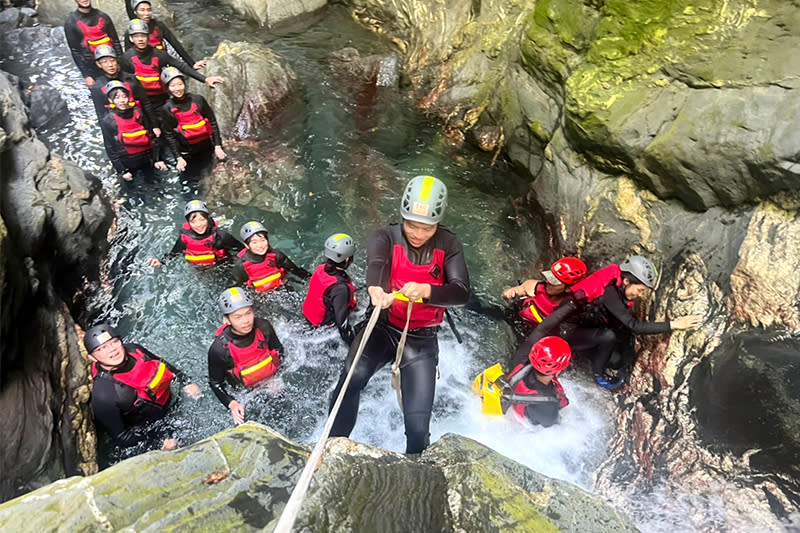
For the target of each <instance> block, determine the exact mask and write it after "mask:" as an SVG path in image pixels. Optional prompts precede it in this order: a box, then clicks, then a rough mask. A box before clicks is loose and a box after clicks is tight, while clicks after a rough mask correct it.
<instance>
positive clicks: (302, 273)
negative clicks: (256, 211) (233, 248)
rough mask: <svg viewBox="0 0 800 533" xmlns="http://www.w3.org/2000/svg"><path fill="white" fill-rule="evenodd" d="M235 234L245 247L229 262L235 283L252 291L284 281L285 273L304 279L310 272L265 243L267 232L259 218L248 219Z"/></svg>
mask: <svg viewBox="0 0 800 533" xmlns="http://www.w3.org/2000/svg"><path fill="white" fill-rule="evenodd" d="M239 236H240V237H241V238H242V242H244V247H245V249H244V250H242V251H241V252H239V255H238V256H237V259H236V262H235V263H234V264H233V277H234V279H236V282H237V283H241V284H245V283H246V284H247V286H248V287H252V288H253V289H254V290H255V291H256V292H265V291H269V290H272V289H277V288H278V287H280V286H281V285H283V284H284V283H285V282H286V279H287V274H294V275H295V276H297V277H298V278H300V279H303V280H307V279H309V278H310V277H311V273H310V272H309V271H307V270H306V269H304V268H301V267H299V266H297V265H295V264H294V263H293V262H292V260H291V259H289V258H288V257H287V256H286V254H285V253H283V252H282V251H280V250H278V249H277V248H273V247H272V246H271V245H270V243H269V233H267V228H265V227H264V226H263V225H262V224H261V223H260V222H256V221H254V220H251V221H250V222H248V223H246V224H245V225H243V226H242V229H241V230H240V231H239Z"/></svg>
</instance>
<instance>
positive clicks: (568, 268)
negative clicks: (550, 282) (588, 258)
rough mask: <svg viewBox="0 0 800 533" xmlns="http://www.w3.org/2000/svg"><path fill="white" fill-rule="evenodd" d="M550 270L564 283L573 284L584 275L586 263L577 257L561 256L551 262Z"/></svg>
mask: <svg viewBox="0 0 800 533" xmlns="http://www.w3.org/2000/svg"><path fill="white" fill-rule="evenodd" d="M550 272H552V273H553V275H554V276H555V277H556V279H558V281H560V282H561V283H563V284H564V285H573V284H575V283H577V282H578V281H580V280H581V279H582V278H583V277H584V276H585V275H586V263H584V262H583V261H581V260H580V259H578V258H577V257H562V258H561V259H559V260H558V261H556V262H555V263H553V266H551V267H550Z"/></svg>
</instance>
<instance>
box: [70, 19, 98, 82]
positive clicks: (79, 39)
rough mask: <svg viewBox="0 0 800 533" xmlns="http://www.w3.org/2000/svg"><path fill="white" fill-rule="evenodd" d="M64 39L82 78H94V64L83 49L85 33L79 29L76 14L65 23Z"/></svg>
mask: <svg viewBox="0 0 800 533" xmlns="http://www.w3.org/2000/svg"><path fill="white" fill-rule="evenodd" d="M64 37H66V39H67V46H68V47H69V52H70V54H72V60H73V61H75V66H76V67H78V70H79V71H80V72H81V76H83V77H84V78H86V77H88V76H92V75H93V74H94V68H93V65H94V63H93V62H90V57H89V53H88V51H87V50H86V48H84V47H83V33H81V30H80V29H79V28H78V24H77V18H76V16H75V13H74V12H73V13H72V14H70V16H69V18H67V21H66V22H65V23H64Z"/></svg>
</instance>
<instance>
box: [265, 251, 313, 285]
mask: <svg viewBox="0 0 800 533" xmlns="http://www.w3.org/2000/svg"><path fill="white" fill-rule="evenodd" d="M272 251H273V252H275V265H276V266H277V267H278V268H282V269H284V270H285V271H286V272H289V273H290V274H294V275H295V276H297V277H298V278H300V279H309V278H311V272H309V271H308V270H306V269H305V268H301V267H299V266H297V265H295V264H294V263H293V262H292V260H291V259H289V258H288V257H286V254H285V253H283V252H281V251H280V250H276V249H273V250H272Z"/></svg>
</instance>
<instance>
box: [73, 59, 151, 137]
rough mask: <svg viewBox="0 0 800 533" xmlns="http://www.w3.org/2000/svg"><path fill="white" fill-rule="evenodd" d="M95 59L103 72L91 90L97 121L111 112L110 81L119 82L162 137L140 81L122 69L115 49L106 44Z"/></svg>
mask: <svg viewBox="0 0 800 533" xmlns="http://www.w3.org/2000/svg"><path fill="white" fill-rule="evenodd" d="M94 58H95V63H96V64H97V66H98V68H99V69H100V70H101V71H102V74H98V75H97V77H96V78H95V84H94V86H93V87H92V88H91V89H90V90H89V92H90V93H91V95H92V101H93V102H94V109H95V111H96V112H97V120H102V119H103V117H104V116H106V114H108V112H109V108H108V97H107V96H106V85H108V82H110V81H114V80H117V81H121V82H122V83H124V84H125V86H126V87H127V89H128V92H129V93H130V95H131V98H132V99H133V100H134V102H136V105H138V106H139V107H141V108H142V111H143V112H144V116H145V117H146V118H147V120H149V121H150V124H153V125H154V127H153V133H155V134H156V136H159V135H161V130H160V129H159V128H158V127H156V126H157V125H158V119H157V118H156V114H155V110H154V109H153V106H152V105H151V104H150V99H149V98H148V97H147V93H146V92H145V90H144V88H143V87H142V85H141V84H140V83H139V80H137V79H136V76H134V75H133V74H131V73H129V72H123V71H122V70H121V69H120V67H119V61H118V60H117V53H116V52H115V51H114V48H113V47H111V46H108V45H106V44H104V45H101V46H98V47H97V48H96V49H95V51H94Z"/></svg>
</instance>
